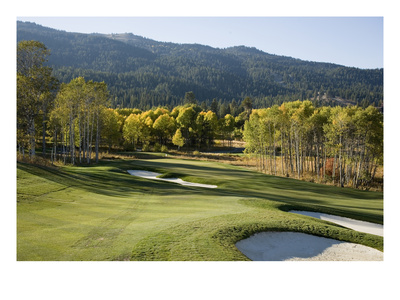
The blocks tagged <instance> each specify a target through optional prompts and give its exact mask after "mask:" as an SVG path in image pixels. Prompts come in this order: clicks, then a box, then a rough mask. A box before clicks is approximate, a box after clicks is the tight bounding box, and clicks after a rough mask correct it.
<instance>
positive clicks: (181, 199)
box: [17, 156, 383, 261]
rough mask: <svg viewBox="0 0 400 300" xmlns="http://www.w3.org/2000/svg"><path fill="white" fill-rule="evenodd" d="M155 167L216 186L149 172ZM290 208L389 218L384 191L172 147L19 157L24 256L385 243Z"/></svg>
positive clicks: (221, 254)
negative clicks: (37, 159)
mask: <svg viewBox="0 0 400 300" xmlns="http://www.w3.org/2000/svg"><path fill="white" fill-rule="evenodd" d="M133 169H142V170H149V171H155V172H159V173H162V174H164V176H171V177H179V178H182V179H183V180H186V181H192V182H198V183H207V184H216V185H218V188H217V189H205V188H198V187H188V186H182V185H178V184H173V183H168V182H163V181H154V180H147V179H143V178H139V177H135V176H131V175H129V174H128V173H127V172H126V170H133ZM290 209H302V210H315V211H320V212H325V213H333V214H338V215H341V216H346V217H352V218H356V219H360V220H365V221H370V222H375V223H383V194H382V193H379V192H367V191H360V190H353V189H341V188H336V187H332V186H325V185H319V184H314V183H307V182H302V181H297V180H294V179H289V178H278V177H273V176H268V175H263V174H260V173H256V172H252V171H249V170H246V169H244V168H241V167H235V166H232V165H227V164H222V163H211V162H204V161H194V160H179V159H171V158H166V157H161V156H159V157H152V156H150V157H147V158H146V159H140V160H139V159H116V160H111V161H101V163H99V164H98V165H95V166H84V167H82V166H81V167H72V166H68V167H57V168H50V167H39V166H34V165H31V164H25V163H18V164H17V259H18V260H175V261H183V260H193V261H198V260H214V261H220V260H247V258H246V257H245V256H244V255H243V254H242V253H241V252H240V251H238V250H237V249H236V247H235V242H236V241H238V240H240V239H243V238H246V237H248V236H250V235H252V234H254V233H256V232H259V231H268V230H270V231H271V230H274V231H298V232H305V233H311V234H315V235H319V236H325V237H331V238H335V239H339V240H343V241H349V242H355V243H360V244H363V245H367V246H371V247H374V248H376V249H379V250H383V238H382V237H378V236H374V235H369V234H364V233H359V232H355V231H352V230H349V229H345V228H343V227H340V226H338V225H334V224H332V223H328V222H325V221H321V220H316V219H312V218H310V217H306V216H301V215H295V214H291V213H288V212H287V211H288V210H290Z"/></svg>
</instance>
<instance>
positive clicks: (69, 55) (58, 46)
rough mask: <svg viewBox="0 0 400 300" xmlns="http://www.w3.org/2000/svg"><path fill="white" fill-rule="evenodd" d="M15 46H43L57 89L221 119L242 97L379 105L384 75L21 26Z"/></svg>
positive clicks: (249, 51)
mask: <svg viewBox="0 0 400 300" xmlns="http://www.w3.org/2000/svg"><path fill="white" fill-rule="evenodd" d="M17 40H18V42H19V41H22V40H36V41H39V42H41V43H43V44H44V45H45V46H46V47H47V48H48V49H49V50H50V53H51V55H50V57H49V61H48V65H49V66H50V67H51V68H52V69H53V76H54V77H56V78H57V79H58V80H60V81H61V82H64V83H68V82H70V81H71V80H72V79H73V78H76V77H84V78H85V79H86V80H93V81H97V82H101V81H104V82H105V83H106V84H107V87H108V90H109V92H110V96H111V106H112V107H114V108H117V107H120V108H124V107H125V108H139V109H142V110H148V109H150V108H152V107H155V106H167V107H169V108H170V109H172V107H174V106H177V105H181V104H183V101H184V96H185V94H186V93H187V92H189V91H192V92H193V94H194V95H195V98H196V100H195V101H197V102H198V104H202V105H203V107H204V108H205V107H206V106H207V107H210V106H211V104H212V103H213V102H214V104H215V103H217V105H218V108H219V109H221V108H222V111H223V112H222V113H221V114H225V113H230V114H232V115H233V116H236V113H239V112H240V111H237V112H234V111H231V107H236V105H237V103H240V102H242V101H243V99H244V98H246V97H251V98H252V100H253V107H254V108H262V107H267V106H271V105H273V104H281V103H283V102H285V101H292V100H298V99H299V100H305V99H309V100H312V101H313V102H314V104H316V103H318V105H337V104H344V105H345V104H348V103H350V104H360V105H362V106H363V107H366V106H368V105H369V104H372V105H374V106H376V107H381V106H382V105H383V69H375V70H362V69H357V68H349V67H344V66H340V65H335V64H327V63H316V62H308V61H302V60H299V59H294V58H290V57H284V56H278V55H271V54H267V53H265V52H262V51H259V50H257V49H255V48H248V47H244V46H238V47H232V48H227V49H217V48H212V47H208V46H203V45H197V44H174V43H162V42H157V41H154V40H151V39H146V38H143V37H139V36H136V35H134V34H113V35H101V34H79V33H69V32H65V31H58V30H54V29H50V28H46V27H43V26H40V25H36V24H34V23H25V22H17ZM344 46H345V45H344ZM213 100H214V101H213Z"/></svg>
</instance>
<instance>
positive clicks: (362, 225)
mask: <svg viewBox="0 0 400 300" xmlns="http://www.w3.org/2000/svg"><path fill="white" fill-rule="evenodd" d="M289 212H291V213H295V214H300V215H304V216H309V217H314V218H318V219H321V220H325V221H329V222H332V223H335V224H338V225H341V226H344V227H347V228H350V229H353V230H357V231H360V232H365V233H370V234H375V235H379V236H383V225H381V224H375V223H370V222H365V221H359V220H354V219H350V218H345V217H339V216H334V215H328V214H323V213H319V212H310V211H299V210H291V211H289Z"/></svg>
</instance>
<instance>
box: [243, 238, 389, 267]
mask: <svg viewBox="0 0 400 300" xmlns="http://www.w3.org/2000/svg"><path fill="white" fill-rule="evenodd" d="M236 247H237V248H238V249H239V250H240V251H241V252H242V253H243V254H244V255H246V256H247V257H248V258H249V259H251V260H253V261H299V260H303V261H382V260H383V253H382V252H381V251H378V250H376V249H373V248H370V247H366V246H363V245H358V244H353V243H347V242H341V241H337V240H334V239H328V238H324V237H318V236H314V235H310V234H305V233H299V232H261V233H257V234H255V235H253V236H251V237H249V238H247V239H244V240H241V241H239V242H237V243H236Z"/></svg>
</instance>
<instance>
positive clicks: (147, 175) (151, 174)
mask: <svg viewBox="0 0 400 300" xmlns="http://www.w3.org/2000/svg"><path fill="white" fill-rule="evenodd" d="M128 173H129V174H131V175H133V176H138V177H142V178H146V179H152V180H162V181H167V182H173V183H179V184H181V185H187V186H195V187H203V188H209V189H215V188H217V187H218V186H216V185H211V184H201V183H193V182H187V181H183V180H182V179H180V178H157V176H160V175H161V173H156V172H150V171H142V170H128Z"/></svg>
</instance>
